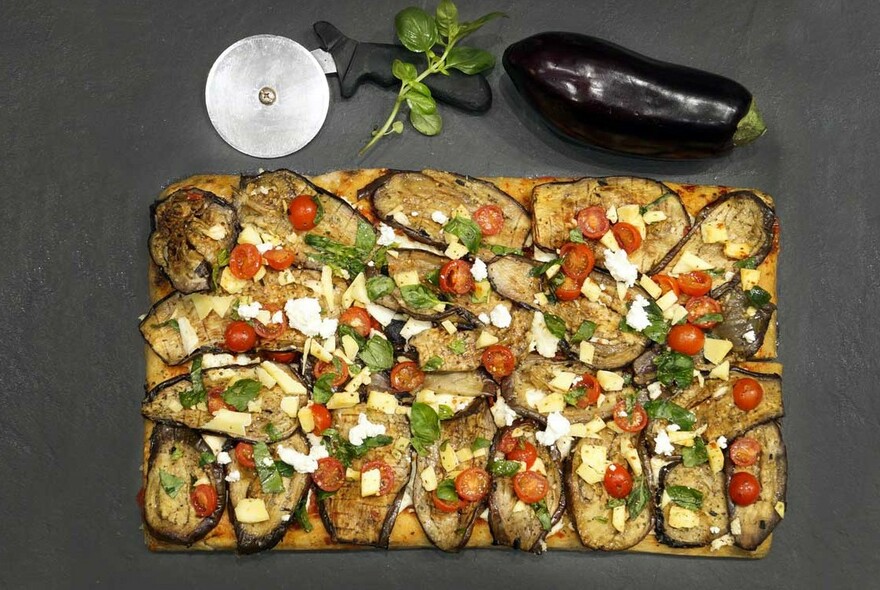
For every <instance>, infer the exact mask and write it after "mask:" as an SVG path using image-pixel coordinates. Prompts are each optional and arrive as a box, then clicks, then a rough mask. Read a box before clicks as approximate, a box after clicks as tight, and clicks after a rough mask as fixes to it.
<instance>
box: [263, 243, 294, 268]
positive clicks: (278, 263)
mask: <svg viewBox="0 0 880 590" xmlns="http://www.w3.org/2000/svg"><path fill="white" fill-rule="evenodd" d="M263 258H265V259H266V264H268V265H269V266H271V267H272V268H274V269H275V270H284V269H286V268H288V267H289V266H290V265H291V264H293V261H294V260H296V254H294V253H293V252H291V251H290V250H288V249H287V248H275V249H273V250H269V251H267V252H266V253H265V254H263Z"/></svg>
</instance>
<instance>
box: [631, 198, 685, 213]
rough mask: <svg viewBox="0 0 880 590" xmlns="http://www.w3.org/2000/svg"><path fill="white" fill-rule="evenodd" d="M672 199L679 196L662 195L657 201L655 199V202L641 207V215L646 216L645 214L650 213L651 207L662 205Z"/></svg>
mask: <svg viewBox="0 0 880 590" xmlns="http://www.w3.org/2000/svg"><path fill="white" fill-rule="evenodd" d="M670 197H678V195H676V194H675V193H663V194H662V195H660V196H659V197H657V198H656V199H654V200H653V201H651V202H650V203H648V204H647V205H644V206H642V207H639V215H644V214H645V213H647V212H648V208H649V207H653V206H655V205H659V204H660V203H662V202H663V201H665V200H666V199H668V198H670Z"/></svg>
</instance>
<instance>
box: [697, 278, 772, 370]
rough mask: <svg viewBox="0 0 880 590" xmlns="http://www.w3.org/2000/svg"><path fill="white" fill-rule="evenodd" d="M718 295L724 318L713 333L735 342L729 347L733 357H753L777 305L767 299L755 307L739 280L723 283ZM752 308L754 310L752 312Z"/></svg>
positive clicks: (741, 358) (712, 334)
mask: <svg viewBox="0 0 880 590" xmlns="http://www.w3.org/2000/svg"><path fill="white" fill-rule="evenodd" d="M715 295H716V296H717V298H718V302H719V303H720V304H721V315H723V316H724V321H723V322H721V323H720V324H718V325H717V326H716V327H715V328H713V329H712V330H711V333H710V335H711V336H712V337H713V338H721V339H723V340H729V341H730V342H732V343H733V349H732V350H731V351H730V354H731V358H732V359H734V360H745V359H747V358H750V357H753V356H754V355H755V354H756V353H757V352H758V350H760V349H761V345H762V344H764V336H765V335H766V334H767V328H768V327H769V326H770V321H771V319H772V318H773V312H774V311H776V306H775V305H773V304H772V303H767V304H765V305H763V306H761V307H754V306H753V305H752V304H751V302H750V301H749V300H748V297H746V294H745V292H744V291H743V290H742V289H741V288H740V286H739V285H738V284H728V285H724V286H722V287H721V289H720V292H719V293H716V294H715ZM752 311H753V312H754V313H750V312H752Z"/></svg>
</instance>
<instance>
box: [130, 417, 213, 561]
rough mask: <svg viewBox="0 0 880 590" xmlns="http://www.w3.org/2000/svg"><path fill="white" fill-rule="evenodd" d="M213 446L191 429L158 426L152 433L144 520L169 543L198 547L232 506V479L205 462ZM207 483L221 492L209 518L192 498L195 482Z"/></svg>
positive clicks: (145, 491)
mask: <svg viewBox="0 0 880 590" xmlns="http://www.w3.org/2000/svg"><path fill="white" fill-rule="evenodd" d="M208 452H210V449H209V448H208V445H207V444H206V443H205V441H203V440H202V438H201V437H200V436H199V435H198V434H196V433H195V432H194V431H192V430H190V429H189V428H184V427H182V426H170V425H166V424H156V425H155V426H154V427H153V433H152V434H151V435H150V458H149V461H148V463H147V478H146V486H145V487H144V524H145V525H146V527H147V530H149V531H150V534H151V535H153V536H154V537H156V538H157V539H161V540H163V541H168V542H169V543H180V544H182V545H192V544H193V543H195V542H196V541H198V540H199V539H201V538H202V537H204V536H205V535H207V534H208V533H209V532H210V531H211V529H213V528H214V527H215V526H217V523H218V522H219V521H220V516H221V515H222V514H223V509H224V508H225V507H226V481H225V480H224V479H223V468H222V467H221V466H220V465H218V464H217V463H216V462H214V463H208V464H207V465H205V466H199V458H200V456H201V454H202V453H208ZM202 483H207V484H209V485H211V486H213V488H214V491H215V492H217V507H216V508H215V509H214V511H213V512H212V513H211V514H209V515H208V516H205V517H201V516H198V515H197V514H196V511H195V508H194V507H193V505H192V501H191V500H190V493H191V492H192V490H193V489H194V487H195V485H200V484H202Z"/></svg>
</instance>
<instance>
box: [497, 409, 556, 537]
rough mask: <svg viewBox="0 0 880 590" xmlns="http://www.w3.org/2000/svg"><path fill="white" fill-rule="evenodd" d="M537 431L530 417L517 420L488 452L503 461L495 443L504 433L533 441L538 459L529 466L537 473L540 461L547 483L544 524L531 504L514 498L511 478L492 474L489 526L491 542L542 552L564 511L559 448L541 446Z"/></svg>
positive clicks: (538, 427)
mask: <svg viewBox="0 0 880 590" xmlns="http://www.w3.org/2000/svg"><path fill="white" fill-rule="evenodd" d="M538 430H540V426H539V425H538V423H537V422H535V421H534V420H518V421H517V422H514V423H513V425H512V426H508V427H507V428H503V429H501V430H499V431H498V433H497V434H496V435H495V443H494V444H493V445H492V451H491V452H490V456H491V457H492V460H494V461H502V460H504V453H502V452H501V451H499V450H498V445H499V443H500V441H501V439H502V438H503V437H504V435H505V433H508V432H509V433H510V434H511V435H512V436H513V437H514V438H515V439H519V438H522V439H523V440H525V441H526V442H529V443H531V444H533V445H534V446H535V448H536V449H537V451H538V458H537V459H536V460H535V464H534V465H532V469H533V470H537V471H539V472H540V468H538V467H537V466H538V460H540V461H541V465H542V466H543V469H544V471H546V478H547V480H548V482H549V487H548V491H547V495H546V496H545V497H544V500H543V502H544V503H545V504H546V510H547V513H546V516H545V522H544V524H542V523H541V520H540V519H539V516H538V513H537V511H536V509H535V507H534V505H532V506H530V505H528V504H525V503H523V502H522V501H521V500H519V498H518V497H517V495H516V492H515V491H514V488H513V477H505V476H501V475H496V476H494V477H493V478H492V491H491V492H490V494H489V527H490V528H491V530H492V537H493V538H494V539H495V541H494V542H495V544H496V545H506V546H508V547H513V548H514V549H521V550H522V551H531V552H533V553H541V552H542V551H543V547H542V541H543V540H544V537H546V536H547V533H548V531H549V530H550V529H551V528H552V527H553V525H554V524H555V523H556V522H557V521H558V520H559V519H560V518H562V513H563V512H564V511H565V495H564V492H563V487H562V486H563V482H562V468H561V465H560V463H561V458H560V456H559V451H558V450H557V449H556V445H553V446H552V447H545V446H544V445H542V444H540V443H539V442H538V440H537V438H536V436H535V435H536V433H537V432H538Z"/></svg>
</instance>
